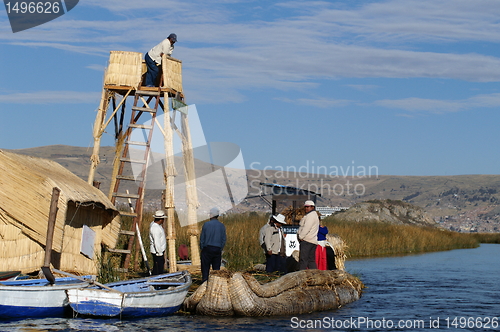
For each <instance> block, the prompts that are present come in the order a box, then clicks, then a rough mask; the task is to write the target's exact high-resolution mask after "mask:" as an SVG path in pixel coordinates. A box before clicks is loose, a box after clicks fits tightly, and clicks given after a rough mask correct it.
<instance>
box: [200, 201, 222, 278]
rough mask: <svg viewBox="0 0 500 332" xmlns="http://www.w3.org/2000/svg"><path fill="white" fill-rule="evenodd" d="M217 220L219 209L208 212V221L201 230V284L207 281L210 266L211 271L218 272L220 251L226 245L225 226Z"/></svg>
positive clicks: (220, 258) (220, 260) (220, 257)
mask: <svg viewBox="0 0 500 332" xmlns="http://www.w3.org/2000/svg"><path fill="white" fill-rule="evenodd" d="M217 218H219V209H218V208H216V207H214V208H212V209H211V210H210V220H209V221H207V222H206V223H204V224H203V227H202V229H201V236H200V248H201V278H202V282H204V281H207V280H208V275H209V272H210V266H212V269H213V270H220V266H221V262H222V250H223V249H224V246H225V245H226V226H224V224H223V223H221V222H220V221H219V220H218V219H217Z"/></svg>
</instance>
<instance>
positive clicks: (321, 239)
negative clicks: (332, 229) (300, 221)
mask: <svg viewBox="0 0 500 332" xmlns="http://www.w3.org/2000/svg"><path fill="white" fill-rule="evenodd" d="M326 234H328V228H327V227H326V226H323V225H321V224H320V226H319V230H318V245H317V246H316V265H317V267H318V270H328V262H327V254H326Z"/></svg>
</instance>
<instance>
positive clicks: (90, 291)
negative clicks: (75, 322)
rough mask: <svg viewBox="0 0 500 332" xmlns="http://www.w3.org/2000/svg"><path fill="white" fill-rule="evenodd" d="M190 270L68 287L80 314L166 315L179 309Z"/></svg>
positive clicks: (185, 291) (120, 315)
mask: <svg viewBox="0 0 500 332" xmlns="http://www.w3.org/2000/svg"><path fill="white" fill-rule="evenodd" d="M191 282H192V281H191V275H190V274H189V272H187V271H180V272H174V273H166V274H160V275H157V276H152V277H147V278H140V279H132V280H126V281H117V282H112V283H109V284H105V285H102V286H105V287H104V288H103V287H98V286H93V287H88V288H80V289H68V290H67V291H66V293H67V294H68V300H69V303H70V306H71V308H72V309H73V310H74V311H75V312H76V313H78V314H81V315H89V316H105V317H124V318H126V317H146V316H164V315H170V314H173V313H175V312H176V311H177V310H179V309H180V307H181V305H182V303H183V302H184V299H185V298H186V295H187V292H188V290H189V287H190V286H191Z"/></svg>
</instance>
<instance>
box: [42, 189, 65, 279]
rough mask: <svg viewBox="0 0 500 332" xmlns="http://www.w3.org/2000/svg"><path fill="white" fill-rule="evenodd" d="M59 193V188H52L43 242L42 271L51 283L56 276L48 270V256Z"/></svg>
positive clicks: (50, 250) (50, 249)
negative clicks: (45, 235) (45, 234)
mask: <svg viewBox="0 0 500 332" xmlns="http://www.w3.org/2000/svg"><path fill="white" fill-rule="evenodd" d="M60 193H61V190H60V189H59V188H57V187H54V188H52V199H51V201H50V210H49V221H48V225H47V237H46V244H45V260H44V263H43V266H42V272H43V274H44V275H45V278H47V280H48V281H49V282H50V283H51V284H54V283H55V282H56V278H55V277H54V275H53V274H52V271H50V257H51V255H52V240H53V239H54V227H55V224H56V216H57V210H58V208H57V201H58V200H59V194H60Z"/></svg>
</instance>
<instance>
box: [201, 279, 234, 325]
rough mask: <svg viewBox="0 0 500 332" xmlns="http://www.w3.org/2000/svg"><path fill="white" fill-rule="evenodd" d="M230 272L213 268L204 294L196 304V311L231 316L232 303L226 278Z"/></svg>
mask: <svg viewBox="0 0 500 332" xmlns="http://www.w3.org/2000/svg"><path fill="white" fill-rule="evenodd" d="M230 277H231V274H230V273H229V272H227V271H225V270H215V271H213V272H212V273H211V274H210V282H208V283H207V290H206V292H205V294H211V296H203V297H202V298H201V300H200V302H199V303H198V305H197V306H196V311H197V312H198V313H199V314H201V315H207V316H232V315H233V314H234V312H233V305H232V304H231V299H230V297H229V286H228V282H227V280H228V279H229V278H230Z"/></svg>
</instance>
